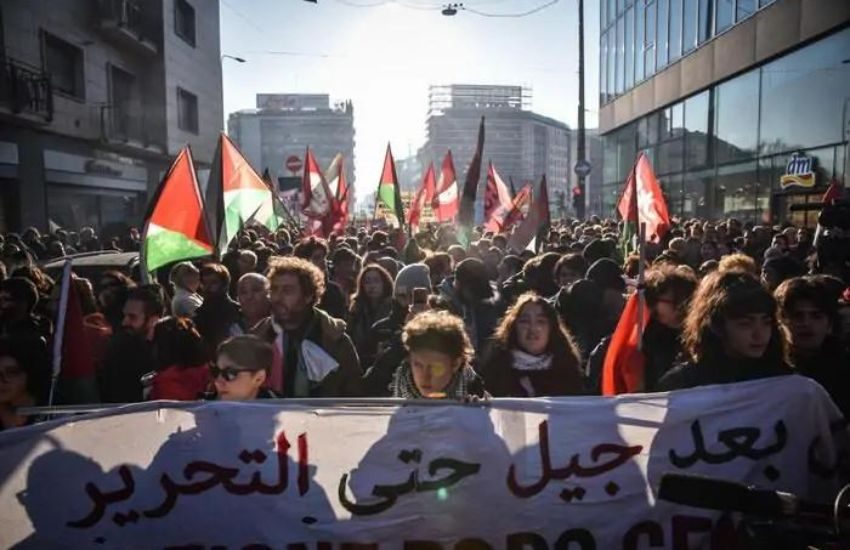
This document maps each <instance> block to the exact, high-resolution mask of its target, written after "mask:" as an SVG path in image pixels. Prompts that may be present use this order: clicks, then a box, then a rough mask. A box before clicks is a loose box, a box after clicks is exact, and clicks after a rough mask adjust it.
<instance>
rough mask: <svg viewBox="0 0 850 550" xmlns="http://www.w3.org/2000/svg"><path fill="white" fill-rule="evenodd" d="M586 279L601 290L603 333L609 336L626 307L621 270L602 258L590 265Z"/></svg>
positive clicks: (610, 261)
mask: <svg viewBox="0 0 850 550" xmlns="http://www.w3.org/2000/svg"><path fill="white" fill-rule="evenodd" d="M587 278H588V279H590V280H591V281H593V282H594V283H596V284H597V285H599V288H601V289H602V314H603V318H604V320H605V332H606V333H607V334H610V333H612V332H614V329H615V328H616V327H617V322H618V321H619V320H620V314H621V313H622V312H623V307H625V305H626V299H625V298H624V297H623V293H624V292H625V291H626V281H625V280H624V279H623V270H622V269H621V268H620V266H619V265H617V263H616V262H615V261H614V260H612V259H610V258H602V259H601V260H597V261H596V262H594V263H593V264H591V266H590V268H589V269H588V270H587Z"/></svg>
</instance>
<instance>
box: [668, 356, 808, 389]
mask: <svg viewBox="0 0 850 550" xmlns="http://www.w3.org/2000/svg"><path fill="white" fill-rule="evenodd" d="M792 373H793V371H792V370H791V368H790V367H789V366H788V365H786V364H783V363H778V364H774V363H772V362H771V361H766V360H763V359H731V358H726V359H725V360H723V361H715V362H708V361H703V362H700V363H693V362H688V363H684V364H681V365H678V366H676V367H674V368H673V369H672V370H670V371H669V372H668V373H667V374H665V375H664V376H662V377H661V380H659V381H658V385H657V387H656V390H657V391H671V390H681V389H684V388H695V387H698V386H709V385H713V384H734V383H735V382H746V381H748V380H759V379H761V378H770V377H772V376H783V375H786V374H792Z"/></svg>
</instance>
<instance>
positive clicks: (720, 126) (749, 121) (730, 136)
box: [714, 69, 797, 164]
mask: <svg viewBox="0 0 850 550" xmlns="http://www.w3.org/2000/svg"><path fill="white" fill-rule="evenodd" d="M758 103H759V70H758V69H756V70H754V71H750V72H749V73H746V74H743V75H741V76H739V77H737V78H735V79H733V80H730V81H729V82H725V83H723V84H721V85H720V86H718V87H717V88H716V90H715V98H714V131H715V136H716V138H717V141H716V143H715V149H716V157H717V163H718V164H721V163H724V162H729V161H734V160H745V159H749V158H751V157H753V156H754V155H755V152H756V145H757V142H758V122H759V116H758V115H759V104H758ZM787 113H788V112H787V111H786V112H785V113H783V114H785V115H786V116H787ZM793 118H795V119H796V118H797V116H796V115H795V116H794V117H793Z"/></svg>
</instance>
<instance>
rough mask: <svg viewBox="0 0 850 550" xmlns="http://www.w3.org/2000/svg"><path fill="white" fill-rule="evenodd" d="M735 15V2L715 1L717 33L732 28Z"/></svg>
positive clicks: (733, 0)
mask: <svg viewBox="0 0 850 550" xmlns="http://www.w3.org/2000/svg"><path fill="white" fill-rule="evenodd" d="M734 15H735V0H717V28H716V31H715V32H717V33H720V32H723V31H725V30H726V29H728V28H729V27H731V26H732V21H733V19H732V18H733V17H734Z"/></svg>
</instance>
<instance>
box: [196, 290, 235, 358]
mask: <svg viewBox="0 0 850 550" xmlns="http://www.w3.org/2000/svg"><path fill="white" fill-rule="evenodd" d="M240 316H241V314H240V311H239V303H238V302H235V301H233V300H232V299H231V298H230V296H228V295H227V294H221V295H218V296H210V297H208V298H206V299H205V300H204V303H203V304H202V305H201V306H200V307H199V308H198V309H196V310H195V318H194V321H195V327H196V328H197V329H198V332H199V333H200V334H201V336H203V338H204V343H206V345H207V351H208V352H209V354H210V356H213V355H215V350H216V348H217V347H218V345H219V344H220V343H222V342H224V341H225V340H226V339H227V338H228V337H230V326H231V325H232V324H233V323H237V322H239V319H240Z"/></svg>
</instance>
